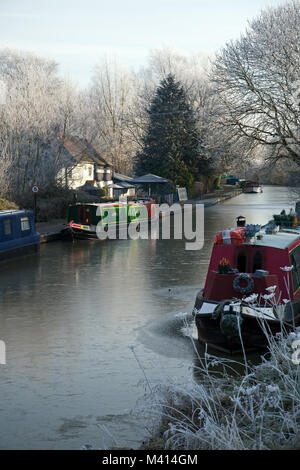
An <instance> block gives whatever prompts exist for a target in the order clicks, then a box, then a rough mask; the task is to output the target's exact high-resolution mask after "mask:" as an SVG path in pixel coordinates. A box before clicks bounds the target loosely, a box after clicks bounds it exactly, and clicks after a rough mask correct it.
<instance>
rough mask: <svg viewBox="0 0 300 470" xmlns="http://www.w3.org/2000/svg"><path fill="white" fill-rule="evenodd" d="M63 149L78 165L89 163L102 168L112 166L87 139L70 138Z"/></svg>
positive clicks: (66, 140)
mask: <svg viewBox="0 0 300 470" xmlns="http://www.w3.org/2000/svg"><path fill="white" fill-rule="evenodd" d="M63 147H64V150H65V152H66V153H67V154H68V155H69V156H70V157H71V158H73V159H74V160H75V161H76V162H77V163H81V162H89V163H96V164H97V165H100V166H112V165H111V164H110V163H109V162H108V161H107V160H106V159H105V158H104V157H103V155H102V154H101V153H100V152H99V151H98V150H97V149H96V148H95V147H94V146H93V145H92V144H91V143H90V142H89V141H88V140H86V139H80V138H79V137H68V138H66V139H65V141H64V145H63Z"/></svg>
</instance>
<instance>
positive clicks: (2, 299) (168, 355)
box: [0, 187, 297, 449]
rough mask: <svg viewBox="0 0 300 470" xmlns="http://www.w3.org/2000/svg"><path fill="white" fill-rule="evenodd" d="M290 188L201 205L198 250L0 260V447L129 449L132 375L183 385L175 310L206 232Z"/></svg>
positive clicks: (89, 250) (264, 211) (92, 251)
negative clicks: (2, 349)
mask: <svg viewBox="0 0 300 470" xmlns="http://www.w3.org/2000/svg"><path fill="white" fill-rule="evenodd" d="M296 199H297V195H296V193H295V191H293V190H291V189H287V188H284V187H266V188H265V189H264V192H263V193H262V194H242V195H240V196H238V197H236V198H234V199H232V200H229V201H227V202H225V203H223V204H221V205H217V206H213V207H210V208H208V209H206V210H205V246H204V248H203V249H202V250H200V251H185V249H184V241H180V240H170V241H168V240H136V241H132V240H124V241H107V242H102V243H101V242H98V241H78V242H75V243H74V244H72V243H68V242H55V243H49V244H46V245H43V246H41V252H40V255H39V256H36V257H29V258H25V259H22V260H16V261H11V262H7V263H2V264H1V271H0V292H1V296H0V339H2V340H3V341H5V343H6V347H7V364H6V365H5V366H4V365H1V366H0V391H1V404H0V448H1V449H79V448H81V446H82V445H83V444H86V443H89V444H91V445H93V446H95V447H102V446H103V441H105V442H106V443H107V444H108V445H110V444H111V440H110V438H108V437H107V434H106V432H105V431H104V428H103V426H104V427H106V429H107V430H108V432H109V433H111V434H112V435H113V436H114V438H115V440H116V444H117V445H118V446H119V447H124V446H126V447H131V448H135V447H138V446H139V443H140V442H141V440H142V439H143V436H146V435H147V433H146V430H145V426H144V425H145V422H144V420H143V419H141V418H139V416H138V415H132V414H131V413H130V411H131V409H133V408H136V402H137V400H138V399H139V398H140V397H142V396H143V386H138V382H139V380H140V379H142V378H143V375H142V372H141V370H140V369H139V367H138V365H137V363H136V361H135V359H134V357H133V354H132V352H131V351H130V349H129V348H128V345H129V344H132V343H134V344H136V345H137V347H136V353H137V354H138V356H139V359H140V361H141V362H142V363H143V365H144V366H145V369H146V373H147V375H148V376H149V377H150V378H154V379H161V380H163V379H165V378H166V377H168V376H169V377H172V378H176V379H178V380H179V381H184V380H185V379H186V376H187V374H189V373H190V372H189V370H188V369H189V366H190V365H192V364H193V363H194V361H195V353H194V350H193V348H192V345H191V343H190V340H189V339H188V338H186V337H184V336H183V334H182V333H181V329H180V327H181V324H180V322H179V320H178V319H176V318H175V314H176V313H177V312H181V311H189V312H190V311H191V309H192V306H193V302H194V298H195V294H196V292H197V290H198V288H199V286H202V285H203V283H204V280H205V276H206V270H207V267H208V262H209V258H210V251H211V246H212V242H213V238H214V235H215V233H216V232H217V231H218V230H222V229H224V228H229V227H231V226H233V225H234V222H235V218H236V217H237V216H239V215H244V216H246V218H247V222H249V223H265V222H266V221H267V220H268V219H270V218H271V217H272V215H273V214H274V213H278V212H280V211H281V210H282V209H283V208H285V209H289V208H290V207H291V204H292V202H293V201H295V200H296Z"/></svg>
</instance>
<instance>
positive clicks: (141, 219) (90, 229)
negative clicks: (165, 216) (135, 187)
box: [64, 200, 155, 238]
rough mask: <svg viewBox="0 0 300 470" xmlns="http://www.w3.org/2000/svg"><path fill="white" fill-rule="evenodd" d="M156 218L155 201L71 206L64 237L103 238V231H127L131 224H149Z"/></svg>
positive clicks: (77, 204)
mask: <svg viewBox="0 0 300 470" xmlns="http://www.w3.org/2000/svg"><path fill="white" fill-rule="evenodd" d="M154 217H155V202H154V201H153V200H139V201H134V202H133V201H132V202H119V201H118V202H112V203H76V204H70V205H69V211H68V224H67V227H66V229H65V230H64V235H67V236H68V235H70V236H71V237H72V238H101V237H99V233H100V232H99V231H101V230H102V233H103V232H105V231H106V232H107V231H108V230H110V231H111V232H113V230H114V229H117V230H118V231H119V230H120V228H126V229H127V226H128V224H129V223H131V222H136V223H137V224H141V225H142V224H148V222H149V221H151V220H152V219H153V218H154ZM97 227H98V228H97ZM103 238H107V236H106V237H103Z"/></svg>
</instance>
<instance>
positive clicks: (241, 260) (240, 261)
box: [237, 252, 247, 273]
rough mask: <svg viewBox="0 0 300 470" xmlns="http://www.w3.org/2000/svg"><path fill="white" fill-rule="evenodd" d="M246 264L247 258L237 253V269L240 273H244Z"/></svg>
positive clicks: (243, 254)
mask: <svg viewBox="0 0 300 470" xmlns="http://www.w3.org/2000/svg"><path fill="white" fill-rule="evenodd" d="M246 262H247V258H246V255H245V253H243V252H241V253H239V254H238V257H237V269H238V271H239V272H240V273H244V272H246Z"/></svg>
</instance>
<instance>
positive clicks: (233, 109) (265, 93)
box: [211, 1, 300, 165]
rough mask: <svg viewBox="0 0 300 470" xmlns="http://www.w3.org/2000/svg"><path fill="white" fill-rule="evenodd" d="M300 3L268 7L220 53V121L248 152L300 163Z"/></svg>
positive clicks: (216, 73)
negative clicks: (257, 149)
mask: <svg viewBox="0 0 300 470" xmlns="http://www.w3.org/2000/svg"><path fill="white" fill-rule="evenodd" d="M299 44H300V3H299V1H290V2H288V3H286V4H284V5H282V6H279V7H276V8H268V9H267V10H265V11H263V12H262V13H261V14H260V16H259V17H258V18H256V19H255V20H253V21H251V22H250V23H249V26H248V29H247V31H246V32H245V34H244V35H242V36H241V38H240V39H239V40H237V41H234V42H230V43H228V44H227V45H226V46H225V47H224V48H223V50H222V51H221V52H220V53H219V54H218V56H217V58H216V62H215V66H214V69H213V73H212V75H211V76H212V80H213V82H214V84H215V93H217V97H218V103H217V114H216V116H217V121H218V124H219V126H220V127H221V128H222V129H225V130H226V132H227V134H228V135H230V136H231V138H232V139H233V140H235V141H236V142H241V143H242V144H243V148H244V150H245V151H251V150H253V148H255V147H256V146H261V145H262V146H264V147H265V146H266V147H268V149H269V150H268V152H267V153H268V155H269V158H271V159H272V160H275V161H278V160H279V159H288V160H289V161H292V162H294V163H296V164H297V165H300V140H299V137H300V133H299V131H300V121H299V116H300V114H299V111H300V108H299V99H298V95H299V91H300V88H299V85H300V82H299V79H300V72H299V71H300V47H299Z"/></svg>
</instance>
